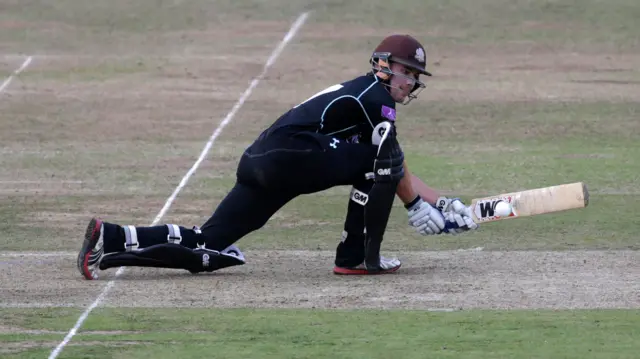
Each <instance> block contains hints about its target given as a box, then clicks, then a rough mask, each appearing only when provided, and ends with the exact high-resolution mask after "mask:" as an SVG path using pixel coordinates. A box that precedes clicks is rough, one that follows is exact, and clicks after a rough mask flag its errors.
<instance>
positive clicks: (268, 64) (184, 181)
mask: <svg viewBox="0 0 640 359" xmlns="http://www.w3.org/2000/svg"><path fill="white" fill-rule="evenodd" d="M308 16H309V12H305V13H302V14H300V16H298V18H297V19H296V21H295V22H294V23H293V25H291V28H290V29H289V32H288V33H287V34H286V35H285V37H284V38H283V39H282V41H280V43H279V44H278V46H277V47H276V48H275V49H274V50H273V52H272V53H271V56H269V59H268V60H267V62H266V63H265V65H264V68H263V69H262V72H261V73H260V74H259V75H258V76H257V77H256V78H254V79H253V80H252V81H251V84H250V85H249V87H248V88H247V89H246V90H245V91H244V93H243V94H242V96H240V98H239V99H238V102H236V104H235V105H234V106H233V108H232V109H231V111H230V112H229V113H228V114H227V116H226V117H225V118H224V120H223V121H222V122H221V123H220V125H219V126H218V128H216V130H215V131H214V132H213V134H212V135H211V137H210V138H209V141H208V142H207V144H206V145H205V147H204V149H203V150H202V152H201V153H200V157H198V160H197V161H196V162H195V163H194V164H193V166H192V167H191V169H190V170H189V171H188V172H187V174H185V175H184V177H183V178H182V180H181V181H180V184H179V185H178V187H176V189H175V191H173V193H172V194H171V196H170V197H169V198H168V199H167V202H166V203H165V205H164V207H162V209H161V210H160V212H159V213H158V215H157V216H156V218H155V219H154V220H153V223H151V226H154V225H156V224H157V223H158V221H160V219H161V218H162V216H164V214H165V213H166V212H167V210H168V209H169V207H170V206H171V204H172V203H173V201H174V200H175V198H176V196H177V195H178V193H179V192H180V190H181V189H182V188H183V187H184V186H185V185H186V184H187V181H188V180H189V178H190V177H191V175H193V173H194V172H195V171H196V169H197V168H198V166H199V165H200V163H201V162H202V161H203V160H204V158H205V157H206V156H207V153H208V152H209V149H211V146H212V145H213V142H214V141H215V140H216V138H218V136H220V133H221V132H222V129H223V128H224V127H225V126H227V124H229V122H231V120H232V119H233V117H234V116H235V114H236V112H238V110H239V109H240V107H242V105H243V104H244V102H245V101H246V100H247V98H249V96H250V95H251V92H253V89H254V88H255V87H256V86H257V85H258V83H259V82H260V80H262V79H263V78H264V76H265V75H266V74H267V70H269V67H271V65H273V63H274V62H275V61H276V59H277V58H278V56H280V53H281V52H282V50H284V48H285V46H287V44H288V43H289V41H291V39H293V37H294V36H295V34H296V33H297V32H298V30H299V29H300V27H302V25H303V24H304V23H305V21H306V20H307V17H308ZM124 269H125V267H120V268H119V269H118V271H117V272H116V275H115V278H114V279H112V280H110V281H109V283H107V285H106V286H105V287H104V289H103V290H102V292H101V293H100V295H99V296H98V298H96V300H95V301H94V302H93V303H91V305H90V306H89V307H88V308H87V309H86V310H85V311H84V312H83V313H82V315H81V316H80V318H78V321H77V322H76V324H75V325H74V326H73V328H71V330H69V333H67V335H66V336H65V337H64V340H62V342H60V344H58V346H57V347H56V348H55V349H54V350H53V351H52V352H51V354H50V355H49V359H54V358H56V357H57V356H58V355H59V354H60V352H61V351H62V349H64V347H65V346H66V345H67V343H69V341H70V340H71V338H73V336H74V335H76V333H77V331H78V329H79V328H80V326H82V323H84V321H85V320H86V319H87V317H88V316H89V314H90V313H91V311H93V309H95V308H96V307H97V306H98V305H99V304H100V302H102V300H103V299H104V297H105V296H106V295H107V293H109V290H111V288H112V287H113V285H114V284H115V280H116V279H117V278H118V276H119V275H120V274H122V272H123V271H124Z"/></svg>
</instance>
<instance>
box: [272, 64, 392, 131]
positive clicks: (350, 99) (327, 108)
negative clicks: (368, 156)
mask: <svg viewBox="0 0 640 359" xmlns="http://www.w3.org/2000/svg"><path fill="white" fill-rule="evenodd" d="M395 119H396V103H395V101H394V100H393V98H392V97H391V95H390V94H389V91H388V90H387V88H386V86H385V85H384V84H382V82H381V81H380V79H378V77H376V76H374V75H373V74H371V73H370V74H367V75H363V76H359V77H356V78H355V79H353V80H350V81H346V82H343V83H340V84H336V85H333V86H330V87H328V88H326V89H324V90H322V91H320V92H318V93H316V94H315V95H313V96H311V97H310V98H308V99H307V100H305V101H303V102H302V103H300V104H298V105H296V106H294V107H293V108H292V109H290V110H289V111H287V112H286V113H284V114H283V115H282V116H281V117H280V118H279V119H278V120H277V121H276V122H275V123H274V124H273V125H271V127H270V128H269V129H268V130H267V131H268V132H271V131H275V130H277V129H282V128H287V129H289V130H293V131H312V132H317V133H321V134H324V135H328V136H332V137H335V138H338V139H342V140H345V141H346V142H352V143H354V142H358V143H371V134H372V130H373V128H374V127H375V126H376V125H377V124H378V123H380V122H382V121H391V122H394V121H395Z"/></svg>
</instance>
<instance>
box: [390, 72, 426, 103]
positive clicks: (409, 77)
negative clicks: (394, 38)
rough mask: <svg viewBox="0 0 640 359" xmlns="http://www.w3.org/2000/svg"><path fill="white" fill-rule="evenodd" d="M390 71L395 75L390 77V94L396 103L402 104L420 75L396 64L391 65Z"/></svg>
mask: <svg viewBox="0 0 640 359" xmlns="http://www.w3.org/2000/svg"><path fill="white" fill-rule="evenodd" d="M391 71H393V73H394V74H395V75H393V76H391V80H390V85H391V86H389V87H390V91H389V92H390V93H391V97H393V99H394V100H395V101H396V102H400V103H401V102H403V101H404V100H405V99H406V98H407V96H409V93H410V92H411V90H412V89H413V87H414V86H415V84H416V80H418V77H419V76H420V74H419V73H418V72H417V71H415V70H412V69H410V68H408V67H406V66H404V65H402V64H399V63H397V62H393V63H391Z"/></svg>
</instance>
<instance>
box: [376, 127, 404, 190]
mask: <svg viewBox="0 0 640 359" xmlns="http://www.w3.org/2000/svg"><path fill="white" fill-rule="evenodd" d="M371 143H373V144H374V145H378V153H377V155H376V159H375V161H374V165H373V179H374V180H375V181H376V182H395V183H397V182H399V181H400V180H401V179H402V177H404V166H403V164H404V153H403V152H402V148H401V147H400V144H399V143H398V140H397V138H396V129H395V126H393V124H391V123H390V122H388V121H384V122H381V123H379V124H378V125H377V126H376V127H375V128H374V130H373V138H372V139H371Z"/></svg>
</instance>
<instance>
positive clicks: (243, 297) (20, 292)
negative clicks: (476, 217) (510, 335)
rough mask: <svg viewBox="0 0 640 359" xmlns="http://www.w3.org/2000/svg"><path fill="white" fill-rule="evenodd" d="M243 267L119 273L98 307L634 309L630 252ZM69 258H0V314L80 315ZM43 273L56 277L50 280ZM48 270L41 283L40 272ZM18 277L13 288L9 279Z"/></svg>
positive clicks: (315, 256) (271, 257)
mask: <svg viewBox="0 0 640 359" xmlns="http://www.w3.org/2000/svg"><path fill="white" fill-rule="evenodd" d="M245 254H246V256H247V259H248V261H249V263H248V264H247V265H245V266H242V267H235V268H229V269H226V270H222V271H219V272H216V273H212V274H201V275H191V274H189V273H187V272H186V271H180V270H159V269H149V268H127V269H126V270H125V272H124V274H122V275H121V276H120V277H118V278H117V280H116V283H115V286H114V287H113V288H112V290H111V292H110V293H109V295H108V296H107V298H106V299H105V302H104V304H103V305H105V306H108V307H222V308H230V307H266V308H380V309H387V308H416V309H429V310H458V309H472V308H498V309H517V308H552V309H572V308H635V309H637V308H640V283H638V281H637V278H638V276H640V264H639V263H640V252H637V251H571V252H534V251H530V252H529V251H514V252H483V251H442V252H408V253H403V254H402V255H401V258H402V259H403V263H404V267H403V268H402V269H401V270H400V271H399V272H397V273H396V274H394V275H387V276H376V277H341V276H335V275H333V274H331V266H332V259H333V253H332V252H323V251H259V252H258V251H250V252H247V253H245ZM74 259H75V258H74V256H73V254H72V253H70V254H68V255H64V256H62V257H51V256H49V257H43V258H38V257H33V256H25V257H20V256H12V257H6V256H2V255H0V260H1V263H2V267H3V270H2V271H1V273H2V276H1V277H0V283H1V284H2V287H3V288H4V289H5V292H6V294H3V296H2V301H1V302H0V306H1V307H47V306H73V307H76V306H77V307H86V306H87V305H89V304H90V303H91V302H93V300H95V298H97V296H98V294H99V293H100V291H101V290H102V288H103V286H104V285H105V284H106V283H107V281H108V280H110V279H113V278H114V274H115V270H110V271H107V272H103V273H102V280H99V281H91V282H88V281H85V280H82V279H80V277H79V274H78V273H77V271H76V269H75V263H74ZM51 268H57V270H55V271H52V270H51ZM45 271H49V273H50V274H48V275H47V277H46V278H43V277H42V275H41V273H44V272H45ZM16 278H20V280H16Z"/></svg>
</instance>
